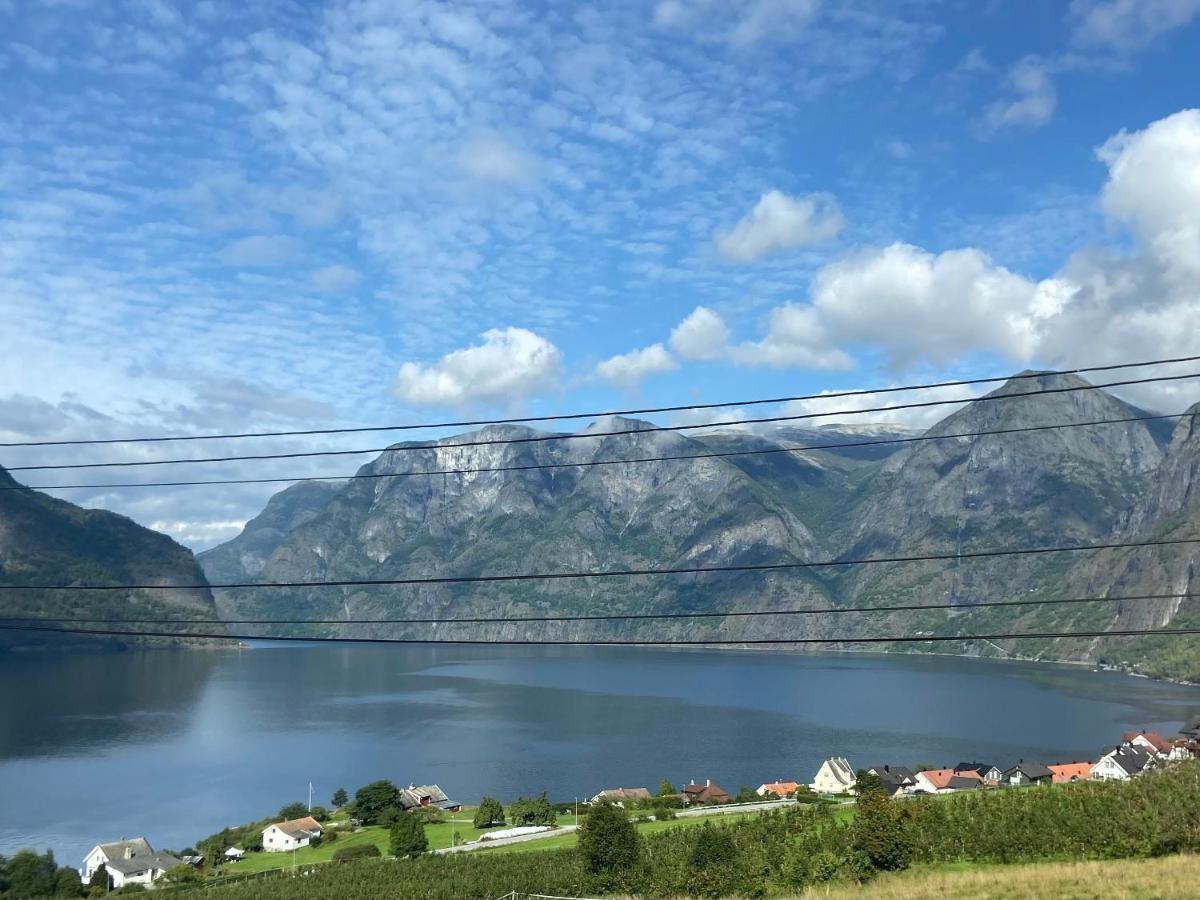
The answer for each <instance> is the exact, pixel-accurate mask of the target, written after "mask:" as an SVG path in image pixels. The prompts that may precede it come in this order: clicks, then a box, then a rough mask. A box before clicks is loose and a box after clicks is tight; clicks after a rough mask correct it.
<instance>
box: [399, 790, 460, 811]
mask: <svg viewBox="0 0 1200 900" xmlns="http://www.w3.org/2000/svg"><path fill="white" fill-rule="evenodd" d="M400 805H401V806H402V807H403V808H404V809H412V808H413V807H416V806H437V807H440V808H442V809H447V808H449V807H452V806H458V805H459V804H457V803H455V802H454V801H453V800H451V799H450V798H449V797H447V796H446V792H445V791H443V790H442V789H441V788H440V787H438V786H437V785H436V784H419V785H409V786H408V787H406V788H403V789H401V791H400Z"/></svg>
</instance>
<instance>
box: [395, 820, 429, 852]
mask: <svg viewBox="0 0 1200 900" xmlns="http://www.w3.org/2000/svg"><path fill="white" fill-rule="evenodd" d="M428 849H429V838H427V837H426V836H425V823H424V822H422V821H421V817H420V816H417V815H414V814H413V813H401V814H400V815H399V816H398V817H397V818H396V821H395V823H394V824H393V825H392V833H391V850H392V856H395V857H397V858H400V857H405V856H420V855H421V854H422V853H424V852H425V851H426V850H428Z"/></svg>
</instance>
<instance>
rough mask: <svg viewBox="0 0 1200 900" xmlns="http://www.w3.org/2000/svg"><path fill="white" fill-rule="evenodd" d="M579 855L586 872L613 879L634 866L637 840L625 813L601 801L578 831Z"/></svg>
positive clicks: (638, 842) (636, 862) (638, 840)
mask: <svg viewBox="0 0 1200 900" xmlns="http://www.w3.org/2000/svg"><path fill="white" fill-rule="evenodd" d="M579 852H580V853H581V854H582V855H583V860H584V866H585V867H586V868H587V870H588V871H589V872H591V873H592V874H594V875H601V876H615V875H617V874H620V873H622V872H627V871H629V870H632V869H634V868H635V867H636V866H637V864H638V859H639V858H640V856H641V840H640V838H639V836H638V833H637V829H636V828H634V827H633V823H632V822H630V821H629V816H628V815H627V814H626V812H625V810H623V809H621V808H620V807H619V806H616V805H615V804H613V803H611V802H609V801H608V800H601V801H600V802H599V803H595V804H593V805H592V808H591V810H590V811H589V812H588V817H587V821H586V822H584V824H583V825H581V826H580V828H579Z"/></svg>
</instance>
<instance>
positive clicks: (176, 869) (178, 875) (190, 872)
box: [163, 863, 204, 884]
mask: <svg viewBox="0 0 1200 900" xmlns="http://www.w3.org/2000/svg"><path fill="white" fill-rule="evenodd" d="M163 878H164V879H166V881H167V882H168V883H169V884H192V883H195V882H197V881H200V880H202V879H203V878H204V876H203V875H201V874H200V873H199V872H197V871H196V870H195V869H193V868H192V867H191V866H189V865H188V864H187V863H180V864H179V865H177V866H172V867H171V868H170V869H168V870H167V871H166V874H164V875H163Z"/></svg>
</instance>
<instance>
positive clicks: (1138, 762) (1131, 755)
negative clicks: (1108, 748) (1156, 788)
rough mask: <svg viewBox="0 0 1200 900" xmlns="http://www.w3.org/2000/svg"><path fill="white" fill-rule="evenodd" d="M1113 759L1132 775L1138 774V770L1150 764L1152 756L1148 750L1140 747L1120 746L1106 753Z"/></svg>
mask: <svg viewBox="0 0 1200 900" xmlns="http://www.w3.org/2000/svg"><path fill="white" fill-rule="evenodd" d="M1106 756H1109V757H1111V758H1112V759H1113V761H1114V762H1115V763H1116V764H1117V765H1119V766H1120V767H1121V768H1122V769H1124V770H1125V771H1126V772H1127V773H1128V774H1130V775H1136V774H1137V773H1138V772H1140V771H1142V770H1143V769H1145V768H1146V767H1147V766H1148V765H1150V760H1151V758H1152V757H1151V756H1150V753H1149V752H1148V751H1146V750H1143V749H1141V748H1140V747H1118V748H1117V749H1116V750H1114V751H1113V752H1112V753H1108V754H1106Z"/></svg>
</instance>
